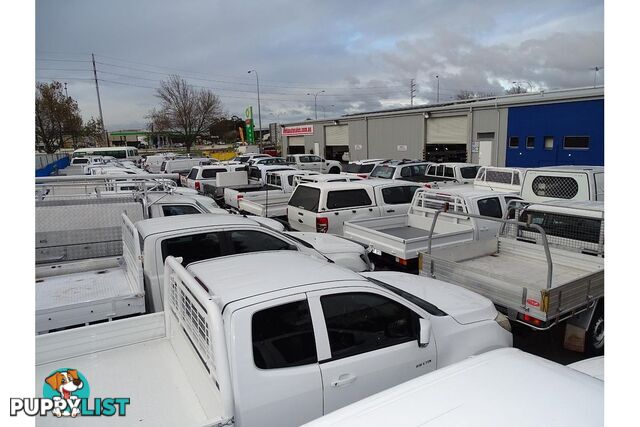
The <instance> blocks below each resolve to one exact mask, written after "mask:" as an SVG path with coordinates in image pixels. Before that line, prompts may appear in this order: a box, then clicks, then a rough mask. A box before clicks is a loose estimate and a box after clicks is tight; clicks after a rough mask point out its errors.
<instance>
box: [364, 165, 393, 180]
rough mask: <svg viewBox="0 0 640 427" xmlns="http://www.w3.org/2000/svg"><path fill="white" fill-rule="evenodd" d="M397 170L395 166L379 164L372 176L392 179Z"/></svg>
mask: <svg viewBox="0 0 640 427" xmlns="http://www.w3.org/2000/svg"><path fill="white" fill-rule="evenodd" d="M395 171H396V168H395V167H393V166H386V165H379V166H376V167H375V169H374V170H373V172H371V175H369V176H370V177H371V178H384V179H391V178H393V173H394V172H395Z"/></svg>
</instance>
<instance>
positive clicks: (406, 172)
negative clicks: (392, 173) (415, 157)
mask: <svg viewBox="0 0 640 427" xmlns="http://www.w3.org/2000/svg"><path fill="white" fill-rule="evenodd" d="M400 176H401V177H403V178H407V177H410V176H411V166H405V167H403V168H402V169H400Z"/></svg>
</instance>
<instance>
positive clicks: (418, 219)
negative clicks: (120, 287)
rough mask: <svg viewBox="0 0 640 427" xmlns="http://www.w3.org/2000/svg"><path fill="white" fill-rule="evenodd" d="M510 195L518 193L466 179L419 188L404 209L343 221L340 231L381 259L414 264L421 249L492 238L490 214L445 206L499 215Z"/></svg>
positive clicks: (493, 229) (496, 225)
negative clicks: (479, 186) (487, 187)
mask: <svg viewBox="0 0 640 427" xmlns="http://www.w3.org/2000/svg"><path fill="white" fill-rule="evenodd" d="M383 197H387V198H388V199H389V201H390V199H391V198H392V197H393V195H391V194H383ZM511 200H520V198H519V197H518V196H515V195H513V194H512V193H509V192H494V191H488V190H476V189H475V188H474V187H471V186H469V185H460V186H452V187H450V188H447V189H446V190H442V189H439V190H435V189H425V188H422V189H419V190H418V191H416V192H415V193H414V195H413V200H412V202H411V206H410V208H409V211H408V212H407V213H406V214H398V215H390V216H381V217H373V218H360V219H352V220H349V221H345V223H344V228H343V231H342V234H343V235H344V236H345V237H347V238H349V239H353V240H355V241H357V242H360V243H362V244H364V245H367V246H369V247H370V248H371V250H372V252H373V253H374V254H375V255H377V256H380V257H381V258H383V259H385V260H387V261H391V262H395V263H399V264H400V265H401V266H407V267H410V268H417V261H418V254H419V253H420V252H421V251H426V250H427V249H428V248H429V247H432V248H435V247H439V248H441V247H446V246H449V245H452V244H455V243H460V242H468V241H472V240H485V239H490V238H494V237H495V236H496V233H497V232H498V228H499V227H500V225H501V224H500V223H497V222H495V221H490V220H483V219H478V218H470V217H468V218H460V217H459V216H457V215H455V216H453V215H449V214H447V212H446V211H453V212H460V213H472V214H476V215H482V216H487V217H493V218H502V217H503V215H504V214H505V213H506V212H507V206H508V203H509V202H510V201H511ZM438 211H441V212H440V213H439V217H440V219H439V221H437V222H436V225H437V227H434V224H433V222H434V218H435V215H436V212H438ZM432 227H433V228H432ZM432 232H433V235H432V234H431V233H432Z"/></svg>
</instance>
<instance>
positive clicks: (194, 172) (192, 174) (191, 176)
mask: <svg viewBox="0 0 640 427" xmlns="http://www.w3.org/2000/svg"><path fill="white" fill-rule="evenodd" d="M197 176H198V169H196V168H193V169H191V172H189V175H187V179H196V177H197ZM203 176H204V173H203Z"/></svg>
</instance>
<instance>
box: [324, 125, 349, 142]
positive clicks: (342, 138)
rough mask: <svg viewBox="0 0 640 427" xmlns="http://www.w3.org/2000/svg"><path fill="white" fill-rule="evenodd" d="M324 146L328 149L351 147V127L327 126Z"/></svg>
mask: <svg viewBox="0 0 640 427" xmlns="http://www.w3.org/2000/svg"><path fill="white" fill-rule="evenodd" d="M324 144H325V145H326V146H327V147H335V146H340V145H349V127H348V125H340V126H325V128H324Z"/></svg>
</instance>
